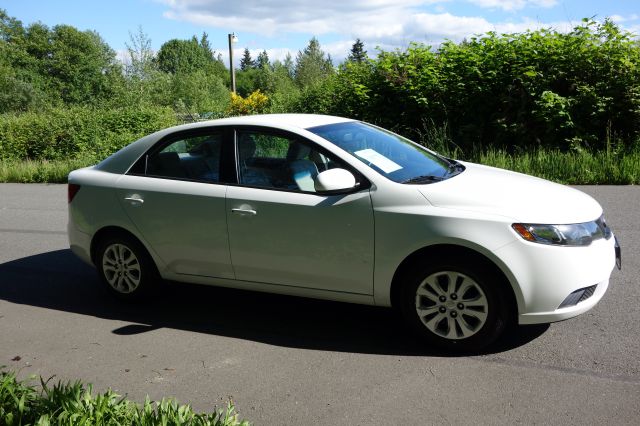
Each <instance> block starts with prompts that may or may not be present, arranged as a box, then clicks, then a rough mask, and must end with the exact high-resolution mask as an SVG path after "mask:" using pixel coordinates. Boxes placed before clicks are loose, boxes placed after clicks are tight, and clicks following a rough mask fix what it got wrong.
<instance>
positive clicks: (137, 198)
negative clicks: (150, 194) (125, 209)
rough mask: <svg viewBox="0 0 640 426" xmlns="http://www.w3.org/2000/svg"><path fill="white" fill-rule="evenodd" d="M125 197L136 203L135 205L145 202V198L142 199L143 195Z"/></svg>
mask: <svg viewBox="0 0 640 426" xmlns="http://www.w3.org/2000/svg"><path fill="white" fill-rule="evenodd" d="M124 199H125V201H128V202H130V203H131V205H134V206H135V205H139V204H143V203H144V200H143V199H142V197H141V196H139V195H138V194H133V195H132V196H130V197H125V198H124Z"/></svg>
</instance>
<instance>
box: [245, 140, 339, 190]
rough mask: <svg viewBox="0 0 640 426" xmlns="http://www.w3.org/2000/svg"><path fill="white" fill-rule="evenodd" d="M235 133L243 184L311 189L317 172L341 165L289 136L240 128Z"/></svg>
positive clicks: (288, 188) (289, 188)
mask: <svg viewBox="0 0 640 426" xmlns="http://www.w3.org/2000/svg"><path fill="white" fill-rule="evenodd" d="M236 135H237V139H236V140H237V146H238V160H239V169H238V170H239V178H240V183H241V184H243V185H248V186H258V187H265V188H276V189H287V190H293V191H304V192H315V188H314V180H315V178H316V176H318V173H321V172H323V171H325V170H328V169H331V168H336V167H344V165H342V164H341V163H338V162H336V161H335V160H332V159H330V158H328V157H327V156H325V155H323V154H322V153H320V152H319V151H317V150H316V149H313V148H312V147H311V146H310V145H308V144H306V143H303V142H301V141H300V140H298V139H296V138H293V137H287V136H281V135H275V134H269V133H262V132H258V131H244V130H241V131H238V132H237V134H236Z"/></svg>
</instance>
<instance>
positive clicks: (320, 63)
mask: <svg viewBox="0 0 640 426" xmlns="http://www.w3.org/2000/svg"><path fill="white" fill-rule="evenodd" d="M332 73H333V67H332V65H331V58H330V57H329V58H327V57H325V53H324V52H323V51H322V49H321V48H320V42H319V41H318V39H317V38H315V37H313V38H312V39H311V40H309V44H308V45H307V47H305V48H304V50H301V51H298V56H297V57H296V68H295V79H296V83H297V84H298V85H299V86H300V87H306V86H311V85H314V84H317V83H318V82H320V81H322V80H323V79H325V78H326V77H328V76H329V75H331V74H332Z"/></svg>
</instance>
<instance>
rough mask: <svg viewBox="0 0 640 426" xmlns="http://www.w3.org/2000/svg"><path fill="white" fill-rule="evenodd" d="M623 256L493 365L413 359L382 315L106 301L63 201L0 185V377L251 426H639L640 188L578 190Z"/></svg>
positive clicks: (236, 298) (365, 310)
mask: <svg viewBox="0 0 640 426" xmlns="http://www.w3.org/2000/svg"><path fill="white" fill-rule="evenodd" d="M580 189H582V190H583V191H585V192H587V193H589V194H591V195H593V196H594V197H595V198H596V199H598V200H599V201H600V202H601V203H602V204H603V205H604V207H605V209H606V211H607V217H608V221H609V222H610V224H611V225H612V226H613V228H614V230H615V232H616V233H617V234H618V235H619V239H620V241H621V243H622V245H623V250H624V251H623V255H624V269H623V270H622V271H621V272H619V271H615V272H614V274H613V277H612V282H611V287H610V290H609V292H608V293H607V294H606V296H605V298H604V299H603V300H602V301H601V302H600V304H599V305H598V306H597V307H596V308H594V309H593V310H592V311H590V312H589V313H587V314H584V315H582V316H580V317H578V318H575V319H573V320H570V321H565V322H562V323H557V324H553V325H551V326H550V327H547V326H542V327H540V326H536V327H528V328H525V329H522V330H520V333H519V334H518V335H517V336H512V337H511V338H509V339H506V340H504V341H503V342H502V343H501V346H500V348H499V349H498V350H496V351H495V352H494V353H490V354H485V355H478V356H472V357H451V356H445V355H442V354H438V353H432V352H429V351H427V350H425V349H421V348H420V347H418V346H416V345H414V344H412V343H411V342H410V340H409V339H408V336H407V335H405V334H404V333H403V332H398V331H397V330H398V328H399V327H400V324H399V323H398V320H397V318H396V317H395V316H394V315H393V314H392V313H391V312H390V311H389V310H386V309H381V308H373V307H364V306H355V305H347V304H340V303H331V302H323V301H314V300H305V299H298V298H293V297H283V296H273V295H265V294H255V293H249V292H243V291H235V290H226V289H216V288H208V287H199V286H185V287H180V288H175V287H174V288H169V289H167V290H166V291H165V293H164V294H162V295H159V296H158V297H157V298H156V299H154V300H153V301H152V303H150V304H149V305H148V306H143V307H139V306H129V305H122V304H120V303H118V302H115V301H113V300H112V299H110V298H108V297H106V294H105V293H104V292H103V291H102V290H101V288H100V287H99V286H98V282H97V279H96V277H95V275H94V271H93V270H92V269H91V268H90V267H88V266H85V265H84V264H82V263H81V262H80V261H78V260H77V259H75V257H74V256H73V255H72V254H71V252H70V251H69V250H68V249H67V238H66V234H65V227H66V220H67V213H66V199H65V198H66V194H65V191H66V187H65V186H61V185H17V184H16V185H14V184H4V185H0V365H7V366H9V367H10V368H13V369H20V371H21V374H23V375H27V374H41V375H43V376H45V377H48V376H51V375H56V377H58V378H62V379H65V380H66V379H76V378H81V379H83V380H85V381H89V382H93V383H94V384H95V387H96V388H97V389H105V388H107V387H112V388H114V389H116V390H117V391H118V392H120V393H123V394H127V395H129V396H130V397H132V398H134V399H136V400H140V401H142V400H143V398H144V396H145V395H147V394H148V395H149V396H150V397H151V398H154V399H159V398H161V397H163V396H168V395H173V396H175V397H176V398H178V399H179V400H180V401H182V402H189V403H191V404H192V405H193V406H194V407H195V408H196V409H198V410H206V411H210V410H211V409H212V408H213V406H216V405H217V406H221V405H222V404H223V403H224V402H225V401H226V400H227V398H228V397H231V398H233V400H234V401H235V403H236V405H237V408H238V409H239V410H240V413H241V415H242V416H243V417H245V418H248V419H250V420H252V421H254V422H255V424H265V425H279V424H305V425H307V424H318V425H326V424H347V423H348V424H423V425H424V424H459V423H491V424H496V423H503V424H506V423H508V424H513V423H525V424H533V423H540V424H550V423H551V424H603V423H610V424H637V422H638V418H640V303H639V301H640V285H639V281H640V278H639V277H638V272H639V271H640V220H639V219H640V214H639V213H638V209H639V208H640V187H581V188H580Z"/></svg>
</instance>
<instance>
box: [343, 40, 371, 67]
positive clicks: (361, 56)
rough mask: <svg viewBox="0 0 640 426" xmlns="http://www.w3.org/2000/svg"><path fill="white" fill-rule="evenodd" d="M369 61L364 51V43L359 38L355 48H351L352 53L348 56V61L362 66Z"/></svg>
mask: <svg viewBox="0 0 640 426" xmlns="http://www.w3.org/2000/svg"><path fill="white" fill-rule="evenodd" d="M368 59H369V57H368V56H367V51H366V50H364V43H363V42H362V40H360V39H359V38H358V39H356V41H355V42H354V43H353V46H351V52H349V56H347V61H349V62H356V63H358V64H361V63H363V62H365V61H367V60H368Z"/></svg>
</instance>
